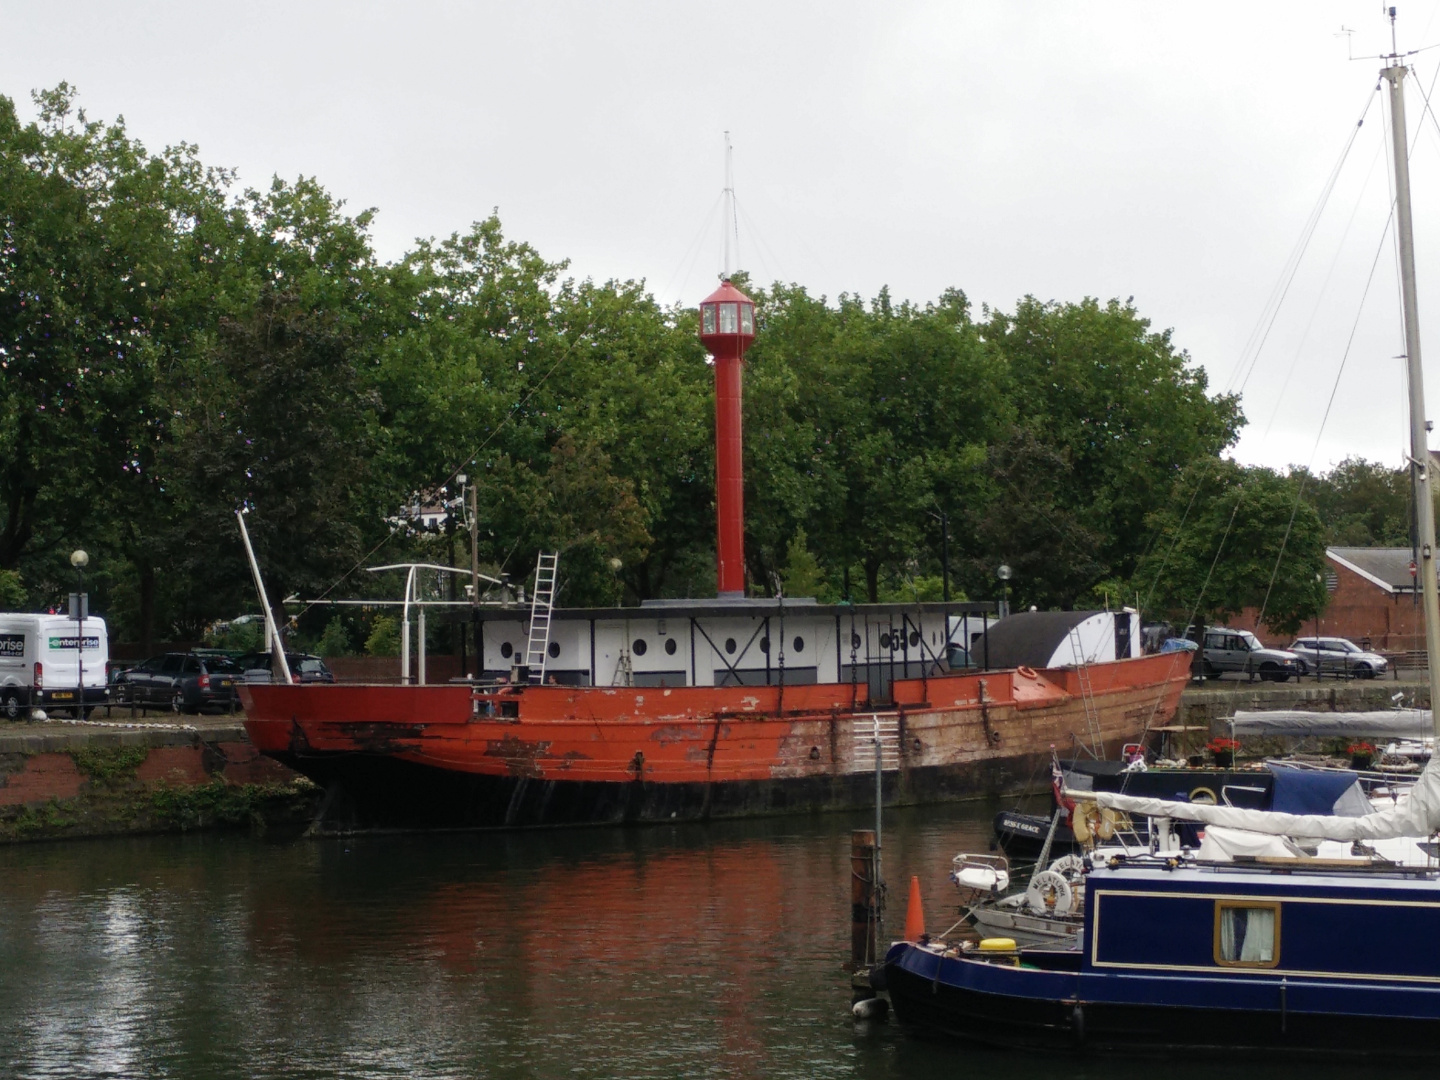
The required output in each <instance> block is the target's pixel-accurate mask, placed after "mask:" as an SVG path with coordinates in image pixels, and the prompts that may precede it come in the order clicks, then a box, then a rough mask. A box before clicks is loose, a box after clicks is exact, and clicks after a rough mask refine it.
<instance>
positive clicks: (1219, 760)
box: [1215, 750, 1235, 769]
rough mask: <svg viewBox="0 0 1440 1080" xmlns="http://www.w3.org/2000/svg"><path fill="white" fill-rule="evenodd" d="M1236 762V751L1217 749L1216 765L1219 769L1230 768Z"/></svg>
mask: <svg viewBox="0 0 1440 1080" xmlns="http://www.w3.org/2000/svg"><path fill="white" fill-rule="evenodd" d="M1234 764H1235V752H1234V751H1233V750H1216V751H1215V767H1216V768H1217V769H1228V768H1230V766H1231V765H1234Z"/></svg>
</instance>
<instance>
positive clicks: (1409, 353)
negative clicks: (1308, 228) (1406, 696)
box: [1381, 8, 1440, 736]
mask: <svg viewBox="0 0 1440 1080" xmlns="http://www.w3.org/2000/svg"><path fill="white" fill-rule="evenodd" d="M1394 12H1395V9H1394V8H1391V9H1390V21H1391V26H1392V29H1393V26H1394V21H1395V14H1394ZM1389 59H1390V60H1391V65H1390V66H1389V67H1387V68H1385V69H1384V70H1383V71H1382V72H1381V75H1383V76H1384V77H1385V79H1386V81H1387V82H1389V83H1390V135H1391V139H1392V141H1393V143H1394V149H1393V152H1392V157H1393V158H1394V161H1395V233H1396V238H1397V239H1398V241H1399V246H1400V290H1401V298H1402V301H1403V303H1404V306H1405V362H1406V368H1407V371H1408V375H1409V380H1408V381H1409V384H1410V475H1411V477H1412V478H1413V480H1414V486H1415V521H1416V527H1417V531H1418V540H1419V544H1420V558H1419V567H1418V572H1419V577H1420V596H1421V600H1422V603H1423V604H1424V611H1425V656H1426V660H1427V663H1428V665H1429V668H1430V711H1431V715H1432V716H1433V717H1434V718H1435V732H1436V735H1437V736H1440V585H1437V582H1436V577H1435V574H1436V561H1435V503H1434V502H1433V501H1432V499H1431V496H1430V446H1429V440H1428V439H1427V437H1426V430H1425V427H1426V425H1425V376H1424V372H1423V370H1422V369H1421V366H1420V316H1419V310H1418V308H1417V305H1416V295H1415V236H1414V232H1413V230H1412V226H1411V219H1410V159H1409V151H1408V147H1407V146H1406V138H1405V85H1404V84H1405V72H1406V68H1405V65H1404V64H1402V63H1401V62H1400V56H1399V53H1398V51H1397V52H1392V53H1391V55H1390V58H1389Z"/></svg>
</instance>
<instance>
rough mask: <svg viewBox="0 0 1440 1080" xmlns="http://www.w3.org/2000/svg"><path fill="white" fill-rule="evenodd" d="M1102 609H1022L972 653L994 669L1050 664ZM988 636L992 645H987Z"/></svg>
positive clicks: (992, 630) (994, 628)
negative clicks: (1072, 634)
mask: <svg viewBox="0 0 1440 1080" xmlns="http://www.w3.org/2000/svg"><path fill="white" fill-rule="evenodd" d="M1102 614H1104V613H1103V612H1100V611H1021V612H1019V613H1017V614H1015V615H1010V616H1007V617H1006V618H1003V619H1001V620H1000V621H999V622H997V623H996V624H995V625H994V626H992V627H990V629H989V630H988V631H986V633H985V634H983V635H982V636H981V638H980V640H979V641H977V642H976V643H975V647H974V648H973V649H972V650H971V655H972V656H974V657H975V658H976V659H980V658H982V657H983V658H984V661H985V663H986V665H987V666H989V667H992V668H1013V667H1020V666H1021V665H1022V664H1023V665H1025V666H1027V667H1048V666H1049V664H1050V658H1051V657H1052V656H1054V655H1055V650H1056V649H1058V648H1059V647H1060V645H1061V643H1062V642H1064V641H1065V639H1066V638H1068V637H1069V636H1070V631H1071V630H1073V629H1075V627H1077V626H1079V625H1080V624H1081V623H1082V622H1084V621H1085V620H1086V619H1088V618H1090V617H1092V616H1094V615H1102ZM987 639H988V644H987Z"/></svg>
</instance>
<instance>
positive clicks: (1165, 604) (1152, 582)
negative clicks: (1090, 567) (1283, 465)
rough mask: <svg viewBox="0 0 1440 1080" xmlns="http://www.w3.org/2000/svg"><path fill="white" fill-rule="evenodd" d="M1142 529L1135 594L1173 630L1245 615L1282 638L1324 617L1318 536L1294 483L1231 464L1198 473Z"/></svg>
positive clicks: (1291, 479) (1312, 514)
mask: <svg viewBox="0 0 1440 1080" xmlns="http://www.w3.org/2000/svg"><path fill="white" fill-rule="evenodd" d="M1197 474H1198V475H1197ZM1192 493H1193V503H1192V502H1191V501H1190V500H1191V498H1192ZM1151 523H1152V525H1153V527H1154V528H1155V529H1156V530H1157V532H1158V534H1159V542H1157V543H1156V544H1155V546H1154V547H1153V548H1152V549H1151V551H1150V552H1149V554H1147V556H1146V557H1145V558H1144V559H1143V560H1142V561H1141V563H1140V565H1139V568H1138V571H1137V573H1136V575H1135V582H1136V586H1137V591H1139V592H1140V593H1141V595H1142V596H1143V595H1147V594H1148V595H1150V596H1151V606H1152V607H1153V608H1155V609H1158V610H1161V611H1164V612H1165V613H1166V614H1168V615H1169V616H1170V617H1171V618H1172V619H1173V620H1175V621H1176V622H1177V623H1181V624H1183V623H1184V622H1185V621H1188V620H1203V621H1205V622H1223V621H1224V620H1225V619H1227V618H1228V617H1229V616H1231V615H1236V614H1239V612H1240V611H1242V610H1243V609H1245V608H1254V609H1256V610H1257V611H1259V612H1260V613H1261V617H1262V620H1263V622H1264V623H1265V625H1266V626H1268V627H1269V628H1270V629H1271V630H1273V631H1275V632H1276V633H1278V634H1290V633H1294V632H1295V631H1296V630H1297V629H1299V627H1300V625H1301V623H1303V622H1304V621H1306V620H1308V619H1311V618H1313V617H1314V616H1315V615H1316V614H1317V613H1318V612H1319V611H1321V610H1322V609H1323V607H1324V604H1325V600H1326V596H1327V594H1326V592H1325V589H1324V587H1323V573H1324V567H1325V542H1324V530H1323V528H1322V526H1321V523H1320V517H1319V515H1318V514H1317V513H1316V512H1315V509H1314V508H1313V507H1312V506H1310V505H1309V504H1308V503H1307V502H1305V501H1304V500H1303V499H1301V498H1300V497H1299V481H1298V479H1296V478H1295V477H1287V476H1281V475H1280V474H1278V473H1276V472H1273V471H1272V470H1270V469H1264V468H1259V467H1251V468H1245V467H1242V466H1240V465H1237V464H1235V463H1234V462H1232V461H1218V462H1214V463H1212V464H1210V465H1208V466H1197V467H1196V468H1195V469H1192V470H1190V471H1189V472H1188V473H1187V474H1185V475H1183V476H1182V477H1181V479H1180V480H1179V481H1178V482H1177V484H1176V487H1175V492H1174V495H1173V497H1172V500H1171V503H1170V505H1169V506H1167V507H1165V508H1163V509H1161V510H1159V511H1157V512H1156V513H1154V514H1153V515H1152V516H1151Z"/></svg>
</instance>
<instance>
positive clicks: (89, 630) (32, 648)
mask: <svg viewBox="0 0 1440 1080" xmlns="http://www.w3.org/2000/svg"><path fill="white" fill-rule="evenodd" d="M81 625H82V624H79V623H77V622H76V621H75V620H74V619H70V618H66V617H65V616H64V615H11V614H4V613H0V717H3V718H4V719H6V720H20V719H24V718H26V717H28V716H29V715H30V710H31V709H39V708H46V709H66V710H69V711H70V712H71V713H72V715H75V716H79V715H81V714H80V709H82V708H83V709H84V710H85V712H87V713H88V712H89V711H90V710H91V709H93V708H94V707H95V706H96V705H103V704H105V703H106V702H107V701H108V700H109V693H110V691H109V687H108V686H107V685H106V672H105V666H106V661H108V660H109V659H110V641H109V638H108V637H107V636H106V633H105V620H104V619H101V618H88V619H86V620H85V622H84V624H83V632H84V640H83V641H82V640H81V638H80V630H81ZM82 671H83V679H84V684H85V685H84V686H83V687H82V686H81V685H80V683H81V679H82Z"/></svg>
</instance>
